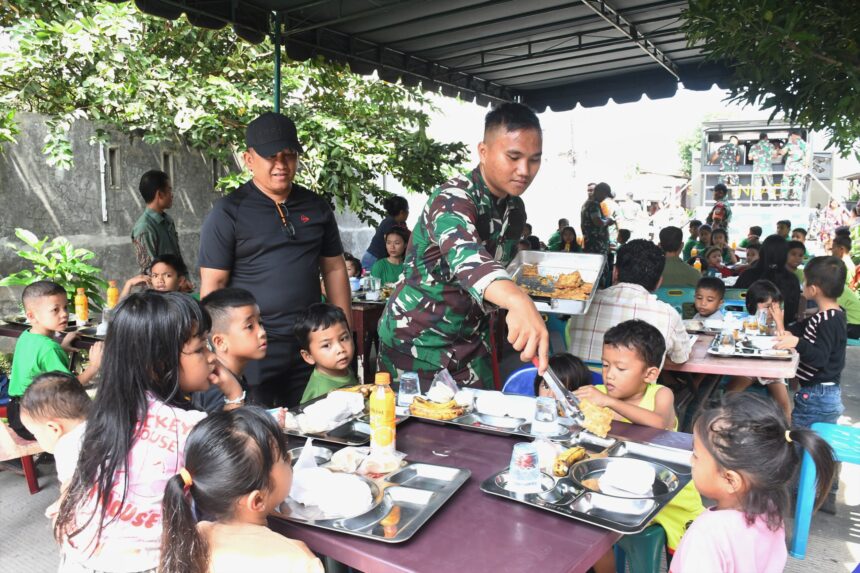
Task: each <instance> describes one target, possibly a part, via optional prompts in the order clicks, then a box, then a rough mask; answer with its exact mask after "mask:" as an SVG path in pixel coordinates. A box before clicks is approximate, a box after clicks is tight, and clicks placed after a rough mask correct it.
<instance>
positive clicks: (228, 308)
mask: <svg viewBox="0 0 860 573" xmlns="http://www.w3.org/2000/svg"><path fill="white" fill-rule="evenodd" d="M200 305H201V306H202V307H203V308H204V309H205V310H206V312H207V313H209V317H210V319H211V321H212V329H211V330H210V333H209V342H210V344H211V345H212V348H213V351H214V352H215V359H216V360H217V361H218V366H219V368H218V381H217V382H215V383H214V384H213V385H212V387H211V388H209V389H208V390H206V391H205V392H194V393H193V394H192V395H191V403H192V404H193V405H194V407H195V408H197V409H198V410H203V411H205V412H208V413H210V414H213V413H215V412H220V411H221V410H232V409H233V408H238V407H239V406H242V405H243V403H244V402H245V399H246V397H247V391H248V383H247V381H246V380H245V376H244V375H243V372H244V371H245V366H247V365H248V363H249V362H250V361H252V360H261V359H262V358H264V357H265V356H266V349H267V346H268V345H267V339H266V329H265V328H263V324H262V322H261V321H260V308H259V307H258V306H257V300H256V299H255V298H254V295H252V294H251V293H250V292H248V291H246V290H245V289H241V288H224V289H220V290H216V291H215V292H213V293H211V294H209V295H208V296H207V297H206V298H204V299H203V300H202V301H200ZM250 401H254V400H253V396H252V399H251V400H250Z"/></svg>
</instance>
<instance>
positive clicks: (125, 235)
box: [0, 114, 414, 316]
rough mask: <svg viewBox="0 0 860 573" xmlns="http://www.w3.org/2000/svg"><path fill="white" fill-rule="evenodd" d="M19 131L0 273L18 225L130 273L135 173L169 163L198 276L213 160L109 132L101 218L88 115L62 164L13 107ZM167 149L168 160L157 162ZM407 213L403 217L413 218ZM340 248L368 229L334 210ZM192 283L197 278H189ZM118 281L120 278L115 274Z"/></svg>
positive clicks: (10, 306) (41, 132)
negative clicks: (55, 163) (112, 167)
mask: <svg viewBox="0 0 860 573" xmlns="http://www.w3.org/2000/svg"><path fill="white" fill-rule="evenodd" d="M19 120H20V125H21V134H20V135H19V136H18V143H17V144H16V145H8V146H6V147H5V148H4V150H3V154H2V155H0V276H6V275H8V274H10V273H13V272H15V271H17V270H20V269H21V268H23V267H24V266H25V265H24V261H23V260H21V259H20V258H18V257H17V256H16V255H15V251H16V249H17V246H18V245H19V244H20V243H19V241H18V240H17V238H16V237H15V228H16V227H22V228H24V229H28V230H30V231H32V232H34V233H35V234H36V235H38V236H39V237H44V236H49V237H55V236H58V235H63V236H65V237H67V238H68V239H69V240H70V241H71V242H72V244H73V245H74V246H76V247H83V248H87V249H90V250H92V251H94V252H95V253H96V259H95V261H94V262H93V264H94V265H95V266H98V267H100V268H102V269H103V270H104V278H105V279H117V280H119V281H124V280H125V279H127V278H129V277H131V276H133V275H134V274H137V272H138V268H137V262H136V259H135V255H134V249H133V247H132V244H131V238H130V236H131V228H132V226H133V225H134V222H135V221H136V220H137V218H138V217H139V216H140V214H141V213H142V212H143V209H144V203H143V200H142V199H141V197H140V194H139V192H138V190H137V186H138V182H139V180H140V176H141V175H142V174H143V173H144V172H145V171H148V170H149V169H163V170H164V171H167V172H168V173H171V171H172V178H173V191H174V201H173V208H172V209H171V210H170V215H171V216H172V217H173V218H174V220H175V221H176V228H177V231H178V232H179V240H180V243H181V246H182V253H183V256H184V258H185V260H186V262H187V263H188V265H189V268H190V269H191V272H192V275H193V276H194V277H197V274H198V271H197V252H198V248H199V243H200V227H201V225H202V223H203V220H204V218H205V217H206V214H207V213H208V212H209V210H210V209H211V207H212V204H213V203H214V202H215V201H217V200H218V199H219V198H220V194H219V193H218V192H216V191H214V190H213V181H214V174H213V170H214V167H213V164H212V162H211V161H208V160H206V159H205V158H204V157H203V156H202V155H201V154H200V153H199V152H196V151H193V150H190V149H187V148H185V147H184V146H182V145H181V144H179V143H177V144H175V145H157V146H153V145H147V144H145V143H143V142H142V141H141V139H140V138H139V137H132V136H130V135H127V134H119V133H116V134H113V135H112V136H111V140H110V143H109V145H108V146H106V148H105V154H106V155H107V154H108V148H109V147H110V148H115V149H116V152H115V154H116V155H115V156H116V158H117V161H116V165H117V167H118V173H117V178H116V183H115V184H114V185H110V175H109V174H106V175H105V180H106V181H105V187H106V203H107V221H106V222H104V221H103V220H102V208H101V186H100V178H101V174H100V171H99V146H98V144H95V145H91V144H90V139H91V138H92V136H93V135H94V134H95V132H94V129H93V126H92V124H91V123H89V122H85V121H78V122H76V123H75V124H74V125H73V126H72V130H71V141H72V148H73V152H74V158H75V164H74V167H72V169H71V170H69V171H65V170H62V169H57V168H54V167H51V166H49V165H48V164H47V162H46V161H45V159H46V158H45V156H44V154H43V153H42V151H41V148H42V146H43V145H44V138H45V135H46V133H47V130H46V128H45V124H44V121H43V118H42V117H40V116H38V115H34V114H20V115H19ZM164 153H169V154H170V156H171V158H170V161H169V163H171V164H172V166H170V167H165V166H164V165H162V162H163V154H164ZM413 218H414V216H413V217H410V219H413ZM338 222H339V224H340V228H341V237H342V239H343V242H344V248H345V249H346V250H347V251H349V252H351V253H353V254H354V255H355V256H356V257H358V258H361V255H362V254H363V253H364V251H365V249H366V248H367V245H368V244H369V243H370V239H371V238H372V236H373V229H370V228H368V227H367V226H366V225H365V224H364V223H362V222H361V221H359V220H358V218H357V217H356V216H355V215H353V214H351V213H345V214H339V215H338ZM195 282H196V283H197V284H199V279H198V278H195ZM120 284H122V283H121V282H120ZM20 290H21V289H17V288H16V289H10V288H0V316H4V315H7V314H11V313H13V312H17V309H18V302H19V300H20Z"/></svg>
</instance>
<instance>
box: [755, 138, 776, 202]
mask: <svg viewBox="0 0 860 573" xmlns="http://www.w3.org/2000/svg"><path fill="white" fill-rule="evenodd" d="M775 150H776V148H775V147H774V146H773V144H772V143H771V142H770V141H768V140H766V139H763V140H761V141H759V142H758V143H756V144H755V145H753V146H752V147H750V156H751V157H752V158H753V171H752V188H753V198H754V199H755V200H756V201H760V200H761V188H762V185H764V187H765V189H767V191H768V195H770V192H771V190H772V189H773V176H772V175H771V171H772V170H773V152H774V151H775Z"/></svg>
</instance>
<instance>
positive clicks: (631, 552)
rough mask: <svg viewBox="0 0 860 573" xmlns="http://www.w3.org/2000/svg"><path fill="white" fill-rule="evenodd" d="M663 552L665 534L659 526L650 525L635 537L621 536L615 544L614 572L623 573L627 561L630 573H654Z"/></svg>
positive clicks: (664, 548) (658, 569)
mask: <svg viewBox="0 0 860 573" xmlns="http://www.w3.org/2000/svg"><path fill="white" fill-rule="evenodd" d="M665 551H666V532H665V531H664V530H663V527H661V526H660V525H651V526H649V527H647V528H646V529H645V530H644V531H642V533H637V534H635V535H622V536H621V539H619V540H618V543H616V544H615V571H616V572H617V573H625V571H626V566H627V563H628V561H629V562H630V573H656V572H657V571H660V561H661V558H662V556H663V553H664V552H665ZM666 559H667V561H668V556H667V558H666Z"/></svg>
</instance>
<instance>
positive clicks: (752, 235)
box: [739, 225, 762, 249]
mask: <svg viewBox="0 0 860 573" xmlns="http://www.w3.org/2000/svg"><path fill="white" fill-rule="evenodd" d="M761 234H762V230H761V227H759V226H758V225H753V226H752V227H750V231H749V233H747V236H746V238H745V239H744V240H743V241H741V244H740V245H739V246H740V248H742V249H746V248H747V247H749V246H750V245H759V244H761Z"/></svg>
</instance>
